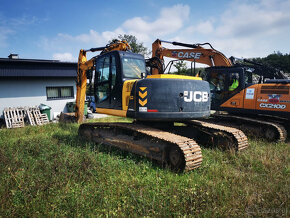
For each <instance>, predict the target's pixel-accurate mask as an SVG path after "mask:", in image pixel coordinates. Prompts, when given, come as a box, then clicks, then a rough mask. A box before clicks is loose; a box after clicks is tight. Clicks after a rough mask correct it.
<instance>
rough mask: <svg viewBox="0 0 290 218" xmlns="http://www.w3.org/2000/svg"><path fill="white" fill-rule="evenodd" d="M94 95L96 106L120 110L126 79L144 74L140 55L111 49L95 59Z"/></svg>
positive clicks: (134, 78) (139, 77)
mask: <svg viewBox="0 0 290 218" xmlns="http://www.w3.org/2000/svg"><path fill="white" fill-rule="evenodd" d="M95 69H96V70H95V78H94V95H95V99H96V107H97V108H108V109H116V110H122V89H123V84H124V82H125V81H127V80H137V79H141V78H142V77H144V75H145V74H146V70H145V61H144V58H143V56H142V55H139V54H134V53H131V52H124V51H112V52H109V53H106V54H104V55H101V56H99V57H97V58H96V60H95Z"/></svg>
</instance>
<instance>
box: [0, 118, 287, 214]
mask: <svg viewBox="0 0 290 218" xmlns="http://www.w3.org/2000/svg"><path fill="white" fill-rule="evenodd" d="M121 120H123V119H120V118H111V117H109V118H104V119H101V120H100V121H106V122H107V121H121ZM125 121H128V120H125ZM77 130H78V125H77V124H49V125H46V126H42V127H25V128H22V129H12V130H7V129H2V130H0V217H1V216H3V217H10V216H14V217H15V216H25V217H26V216H30V217H31V216H33V217H35V216H54V217H59V216H118V217H119V216H121V217H125V216H134V217H138V216H150V217H155V216H189V217H192V216H194V217H196V216H200V217H213V216H215V217H216V216H217V217H224V216H236V217H237V216H243V217H244V216H262V217H268V216H282V217H283V216H285V217H286V216H289V212H288V211H289V186H288V185H289V148H290V146H289V145H290V144H289V143H288V144H286V143H278V144H271V143H267V142H263V141H256V140H250V147H249V148H248V149H247V150H246V151H244V152H242V153H239V154H234V153H230V152H222V151H220V150H217V149H203V158H204V161H203V165H202V167H201V168H199V169H197V170H195V171H192V172H189V173H183V174H176V173H174V172H171V171H170V170H168V169H162V168H160V167H159V166H158V165H156V164H155V163H152V162H151V161H149V160H147V159H146V158H142V157H139V156H136V155H133V154H130V153H127V152H123V151H120V150H118V149H109V148H106V147H104V146H102V145H95V144H93V143H88V142H84V141H83V140H81V139H79V138H78V136H77Z"/></svg>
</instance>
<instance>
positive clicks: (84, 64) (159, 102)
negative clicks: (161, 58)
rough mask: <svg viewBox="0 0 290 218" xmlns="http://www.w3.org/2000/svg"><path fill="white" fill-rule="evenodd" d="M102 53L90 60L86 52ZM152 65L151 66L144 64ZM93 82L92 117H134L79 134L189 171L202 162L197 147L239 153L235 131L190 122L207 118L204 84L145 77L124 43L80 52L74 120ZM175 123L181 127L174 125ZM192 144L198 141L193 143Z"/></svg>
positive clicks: (84, 127)
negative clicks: (93, 115)
mask: <svg viewBox="0 0 290 218" xmlns="http://www.w3.org/2000/svg"><path fill="white" fill-rule="evenodd" d="M95 51H101V53H100V54H99V55H97V56H95V57H93V58H92V59H90V60H87V58H86V52H95ZM147 64H148V65H154V61H148V62H147ZM92 78H93V80H94V96H95V101H96V112H97V113H103V114H109V115H115V116H121V117H129V118H133V119H134V122H133V123H99V122H98V123H83V124H81V125H80V127H79V135H80V136H82V137H84V138H85V139H88V140H92V141H95V142H97V143H103V144H106V145H112V146H115V147H119V148H121V149H124V150H127V151H130V152H133V153H136V154H139V155H143V156H146V157H148V158H150V159H154V160H157V161H160V162H161V163H163V164H164V163H165V164H166V165H169V166H170V167H172V168H173V169H176V170H181V171H182V170H185V171H189V170H192V169H195V168H197V167H199V166H200V165H201V163H202V154H201V148H200V146H199V145H198V144H197V142H198V143H201V144H207V145H214V146H219V147H222V148H224V149H228V148H229V149H233V150H237V151H238V150H242V149H244V148H246V147H247V145H248V142H247V137H246V136H245V135H244V134H243V132H241V131H240V130H237V129H234V128H228V127H224V126H220V125H214V124H211V123H207V122H203V121H198V120H193V119H203V118H206V117H208V116H209V115H210V95H209V93H210V88H209V83H208V82H206V81H203V80H202V79H201V78H200V77H191V76H180V75H165V74H157V75H148V74H147V73H146V66H145V59H144V57H143V56H142V55H140V54H135V53H132V52H131V51H130V46H129V45H128V43H127V42H126V41H122V42H121V41H119V42H115V43H112V44H109V45H107V46H105V47H100V48H92V49H89V50H80V54H79V61H78V79H77V99H76V117H77V120H78V122H79V123H81V122H82V121H83V108H84V101H85V92H86V85H87V79H89V80H90V81H91V80H92ZM176 122H179V123H181V124H179V125H176ZM196 141H197V142H196Z"/></svg>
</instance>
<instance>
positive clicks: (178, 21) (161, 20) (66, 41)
mask: <svg viewBox="0 0 290 218" xmlns="http://www.w3.org/2000/svg"><path fill="white" fill-rule="evenodd" d="M189 12H190V8H189V6H188V5H182V4H178V5H174V6H172V7H167V8H163V9H161V11H160V14H159V16H158V17H157V18H156V20H149V18H146V17H134V18H131V19H128V20H126V21H124V22H123V23H122V24H121V25H120V27H118V28H116V29H115V30H112V31H110V30H108V31H104V32H97V31H95V30H90V31H89V33H84V34H80V35H75V36H73V35H69V34H66V33H59V34H57V35H56V36H55V37H53V38H47V37H44V38H42V40H41V41H40V42H39V43H38V46H39V47H42V48H44V49H45V50H46V51H53V52H55V51H57V52H59V53H64V52H65V53H67V52H69V53H76V51H78V50H79V49H80V48H91V47H98V46H104V45H105V44H107V43H108V41H110V40H111V39H113V38H117V37H118V35H120V34H121V35H122V34H131V35H134V36H136V37H137V39H138V41H140V42H144V43H147V44H148V45H150V44H151V43H152V38H153V39H156V38H158V37H159V36H165V35H167V34H171V33H175V32H176V31H178V30H180V29H181V28H182V27H183V26H184V23H185V21H186V20H187V19H188V17H189ZM149 43H150V44H149ZM150 47H151V45H150ZM75 61H76V60H75Z"/></svg>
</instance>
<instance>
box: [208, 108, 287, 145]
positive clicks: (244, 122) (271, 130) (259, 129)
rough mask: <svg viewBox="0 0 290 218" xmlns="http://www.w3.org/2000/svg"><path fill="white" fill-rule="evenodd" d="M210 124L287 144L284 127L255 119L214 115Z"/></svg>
mask: <svg viewBox="0 0 290 218" xmlns="http://www.w3.org/2000/svg"><path fill="white" fill-rule="evenodd" d="M208 122H211V123H220V124H221V125H224V126H231V127H235V128H239V129H241V130H242V131H244V132H245V133H246V134H247V135H252V136H255V137H260V138H264V139H266V140H268V141H275V142H285V140H286V139H287V131H286V129H285V128H284V126H283V125H281V124H278V123H275V122H268V121H263V120H259V119H255V118H249V117H241V116H236V115H229V114H226V115H225V114H220V115H214V116H213V117H212V119H209V120H208Z"/></svg>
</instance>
